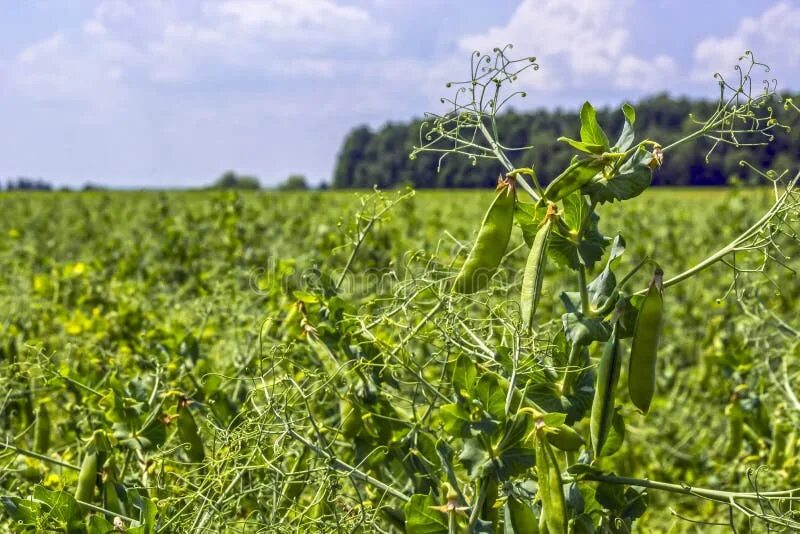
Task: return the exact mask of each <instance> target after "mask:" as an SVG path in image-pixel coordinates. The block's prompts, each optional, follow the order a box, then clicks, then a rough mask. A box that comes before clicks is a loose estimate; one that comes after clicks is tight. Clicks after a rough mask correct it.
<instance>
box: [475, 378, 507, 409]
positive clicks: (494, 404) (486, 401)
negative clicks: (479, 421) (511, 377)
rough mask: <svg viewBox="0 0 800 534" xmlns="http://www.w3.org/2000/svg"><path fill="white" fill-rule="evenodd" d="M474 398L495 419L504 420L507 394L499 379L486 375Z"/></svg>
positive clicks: (479, 383) (477, 387)
mask: <svg viewBox="0 0 800 534" xmlns="http://www.w3.org/2000/svg"><path fill="white" fill-rule="evenodd" d="M474 397H475V398H476V399H478V400H479V401H481V403H482V404H483V409H484V410H486V411H487V412H489V413H490V414H491V415H492V417H494V418H495V419H498V420H499V419H502V418H503V417H504V416H505V413H506V392H505V391H504V390H503V388H501V387H500V384H499V383H498V381H497V377H496V376H494V375H491V374H484V375H483V376H481V377H480V379H478V383H477V384H476V385H475V388H474Z"/></svg>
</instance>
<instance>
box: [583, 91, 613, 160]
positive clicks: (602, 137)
mask: <svg viewBox="0 0 800 534" xmlns="http://www.w3.org/2000/svg"><path fill="white" fill-rule="evenodd" d="M581 141H583V142H584V143H589V144H593V145H601V146H603V147H604V149H606V150H607V149H608V146H609V145H608V136H606V133H605V132H604V131H603V129H602V128H601V127H600V123H598V122H597V112H595V110H594V108H593V107H592V105H591V104H590V103H589V102H584V103H583V107H581Z"/></svg>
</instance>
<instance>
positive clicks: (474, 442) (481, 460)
mask: <svg viewBox="0 0 800 534" xmlns="http://www.w3.org/2000/svg"><path fill="white" fill-rule="evenodd" d="M458 459H459V461H460V462H461V463H462V464H463V466H464V467H465V468H466V469H467V473H468V474H469V476H470V478H477V477H481V476H484V475H486V474H488V473H490V472H492V471H493V470H494V464H493V462H492V457H491V455H490V454H489V451H487V450H486V449H485V448H484V446H483V443H482V442H481V441H480V440H478V439H475V438H470V439H466V440H464V450H463V451H461V454H460V455H459V456H458Z"/></svg>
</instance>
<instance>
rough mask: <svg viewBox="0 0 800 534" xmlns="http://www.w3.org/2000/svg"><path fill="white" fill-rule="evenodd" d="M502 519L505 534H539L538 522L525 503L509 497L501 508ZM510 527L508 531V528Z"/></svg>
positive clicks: (512, 496)
mask: <svg viewBox="0 0 800 534" xmlns="http://www.w3.org/2000/svg"><path fill="white" fill-rule="evenodd" d="M503 517H504V522H505V526H506V529H505V531H506V532H515V533H516V532H519V533H525V534H538V533H539V520H538V519H537V518H536V514H534V513H533V509H532V508H531V507H530V505H529V504H527V503H526V502H524V501H522V500H520V499H517V498H516V497H515V496H514V495H509V496H508V499H506V504H505V506H504V507H503ZM509 526H510V527H511V528H510V529H509V528H508V527H509Z"/></svg>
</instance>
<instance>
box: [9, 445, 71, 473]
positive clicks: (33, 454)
mask: <svg viewBox="0 0 800 534" xmlns="http://www.w3.org/2000/svg"><path fill="white" fill-rule="evenodd" d="M0 449H8V450H10V451H14V452H16V453H17V454H21V455H23V456H29V457H31V458H36V459H37V460H41V461H42V462H47V463H50V464H53V465H57V466H59V467H64V468H66V469H72V470H73V471H80V470H81V468H80V466H77V465H73V464H70V463H67V462H62V461H61V460H56V459H55V458H50V457H49V456H45V455H43V454H39V453H36V452H33V451H29V450H28V449H21V448H19V447H16V446H14V445H10V444H8V443H0Z"/></svg>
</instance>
